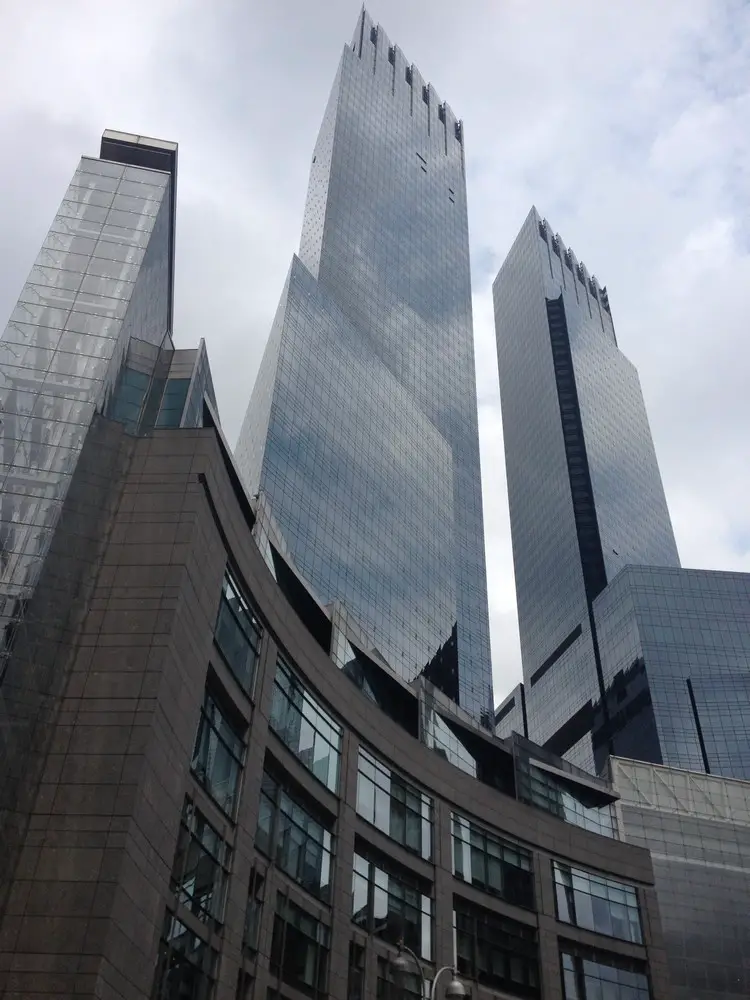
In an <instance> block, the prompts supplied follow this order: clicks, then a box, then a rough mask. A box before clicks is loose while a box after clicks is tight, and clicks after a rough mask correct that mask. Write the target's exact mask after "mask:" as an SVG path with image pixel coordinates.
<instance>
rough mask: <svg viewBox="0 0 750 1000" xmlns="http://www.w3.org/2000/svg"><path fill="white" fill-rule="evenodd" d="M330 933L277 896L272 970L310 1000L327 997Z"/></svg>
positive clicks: (283, 897) (307, 914)
mask: <svg viewBox="0 0 750 1000" xmlns="http://www.w3.org/2000/svg"><path fill="white" fill-rule="evenodd" d="M329 939H330V932H329V930H328V928H327V927H326V926H325V924H322V923H321V922H320V921H319V920H316V918H315V917H313V916H312V915H311V914H309V913H305V911H304V910H302V909H300V907H299V906H297V905H296V903H293V902H292V901H291V899H287V898H286V897H285V896H282V894H281V893H278V895H277V896H276V915H275V917H274V921H273V939H272V941H271V971H272V972H274V973H275V974H276V975H277V976H278V977H279V979H281V980H282V982H284V983H288V984H289V986H292V987H294V988H295V989H297V990H300V991H301V992H302V993H306V994H307V995H308V996H311V997H321V998H322V997H325V996H327V995H328V949H329Z"/></svg>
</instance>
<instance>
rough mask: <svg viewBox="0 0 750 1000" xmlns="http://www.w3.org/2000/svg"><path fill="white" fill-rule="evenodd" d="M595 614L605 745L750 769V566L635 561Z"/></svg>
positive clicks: (597, 723)
mask: <svg viewBox="0 0 750 1000" xmlns="http://www.w3.org/2000/svg"><path fill="white" fill-rule="evenodd" d="M594 618H595V621H596V624H597V635H598V637H599V648H600V651H601V662H602V670H603V679H604V684H605V700H604V703H603V707H602V705H601V704H600V705H598V706H597V707H596V711H595V714H594V750H595V752H596V753H597V754H598V755H599V756H600V757H601V756H602V753H603V751H605V750H606V748H607V747H609V748H610V749H611V752H613V753H615V754H616V755H618V756H622V757H635V758H638V759H641V760H648V761H651V762H652V763H655V764H661V763H663V764H666V765H668V766H670V767H680V768H685V769H687V770H690V771H704V772H708V773H711V774H720V775H723V776H725V777H730V778H742V779H750V675H749V674H748V663H750V574H747V573H722V572H718V571H709V570H693V569H689V570H688V569H684V570H675V569H662V568H657V567H653V566H630V567H628V568H627V569H626V570H623V572H622V573H620V574H619V575H618V577H617V579H616V580H615V581H614V582H613V583H612V584H610V586H609V587H608V588H607V590H606V591H605V592H604V593H603V594H601V596H600V597H598V598H597V600H596V601H595V602H594Z"/></svg>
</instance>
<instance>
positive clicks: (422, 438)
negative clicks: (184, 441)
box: [237, 12, 492, 715]
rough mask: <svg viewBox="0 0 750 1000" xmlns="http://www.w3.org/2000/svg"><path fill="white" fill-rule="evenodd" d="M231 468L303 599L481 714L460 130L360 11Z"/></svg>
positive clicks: (478, 550) (482, 660) (478, 530)
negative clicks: (260, 505) (267, 518)
mask: <svg viewBox="0 0 750 1000" xmlns="http://www.w3.org/2000/svg"><path fill="white" fill-rule="evenodd" d="M237 459H238V463H239V465H240V468H241V470H242V473H243V475H244V477H245V481H246V485H247V487H248V489H249V490H250V492H252V493H255V492H257V491H258V490H259V489H260V490H262V491H263V492H264V493H265V495H266V496H267V497H268V499H269V500H270V504H271V508H272V510H273V512H274V516H275V518H276V520H277V522H278V524H279V525H280V527H281V530H282V532H283V534H284V535H285V538H286V541H287V542H288V544H289V546H290V549H291V551H292V553H293V555H294V559H295V562H296V563H297V565H298V566H299V569H300V571H301V572H302V573H303V574H304V575H305V577H306V578H307V579H308V580H309V581H310V582H311V584H312V585H313V587H314V588H315V589H316V591H317V592H318V594H319V595H320V596H321V598H323V599H324V600H326V601H330V600H333V599H336V598H338V599H339V600H341V601H342V602H343V603H344V604H345V605H346V606H347V608H348V609H349V610H350V611H351V613H352V614H353V616H354V618H355V619H356V620H357V622H358V623H359V624H360V626H361V627H362V628H363V629H364V631H365V632H366V633H367V634H368V636H369V637H370V638H371V640H372V642H373V644H374V646H375V647H376V648H377V649H378V650H379V651H380V653H381V654H382V655H383V656H384V657H385V658H386V660H387V661H388V662H389V663H390V665H391V666H392V667H393V668H394V669H395V670H396V671H397V672H398V673H400V674H401V676H403V677H404V678H406V679H411V678H413V677H414V676H416V675H417V674H418V673H419V672H420V671H421V670H422V669H423V668H424V667H425V666H426V665H427V664H428V663H429V662H430V661H431V660H432V659H433V657H435V654H436V653H437V652H438V651H439V650H440V649H441V648H443V647H445V648H446V650H449V651H450V655H444V656H443V658H442V661H441V662H442V663H443V664H446V663H447V664H449V666H448V667H447V668H446V667H443V666H441V667H440V670H439V671H437V673H436V675H435V678H434V679H435V680H436V683H440V684H443V685H444V688H445V689H447V690H448V693H452V695H453V696H454V697H457V698H458V700H459V702H460V704H461V705H463V706H464V707H465V708H467V709H468V710H469V711H471V712H473V713H474V714H476V715H479V714H481V713H482V712H489V711H491V708H492V690H491V683H492V682H491V668H490V651H489V626H488V610H487V590H486V571H485V558H484V538H483V523H482V502H481V483H480V471H479V441H478V433H477V405H476V386H475V375H474V353H473V335H472V316H471V287H470V273H469V244H468V224H467V214H466V185H465V175H464V158H463V139H462V134H461V127H460V124H459V123H458V122H457V121H456V119H455V117H454V116H453V114H452V112H451V110H450V108H449V107H447V106H446V105H443V104H441V102H440V100H439V98H438V96H437V95H436V93H435V91H434V89H433V88H432V87H431V86H429V85H426V84H424V82H423V81H422V78H421V76H420V75H419V72H418V70H417V69H416V68H415V67H412V66H410V65H408V64H407V62H406V60H405V58H404V56H403V54H402V53H401V52H400V51H399V49H398V48H396V47H394V46H391V45H390V43H389V41H388V39H387V38H386V36H385V34H384V32H383V31H382V29H380V28H376V27H375V26H374V25H373V24H372V22H371V20H370V18H369V16H368V14H367V12H363V13H362V15H361V16H360V19H359V21H358V24H357V30H356V32H355V38H354V44H353V45H352V46H351V47H349V46H347V47H346V48H345V50H344V53H343V56H342V59H341V63H340V65H339V69H338V72H337V75H336V79H335V82H334V87H333V90H332V93H331V98H330V100H329V103H328V106H327V108H326V112H325V115H324V120H323V124H322V126H321V130H320V133H319V136H318V141H317V144H316V147H315V151H314V157H313V162H312V166H311V175H310V185H309V190H308V198H307V205H306V210H305V220H304V226H303V235H302V240H301V245H300V253H299V257H295V259H294V261H293V263H292V267H291V270H290V273H289V277H288V280H287V284H286V286H285V289H284V293H283V296H282V302H281V305H280V307H279V311H278V313H277V316H276V319H275V321H274V324H273V328H272V331H271V336H270V338H269V343H268V347H267V350H266V354H265V356H264V359H263V362H262V364H261V368H260V372H259V376H258V381H257V383H256V386H255V389H254V391H253V395H252V398H251V401H250V406H249V408H248V413H247V415H246V418H245V422H244V425H243V428H242V431H241V434H240V440H239V443H238V446H237ZM456 623H457V656H456V657H454V656H453V652H452V650H453V646H452V645H451V644H450V643H449V640H450V639H451V633H452V630H453V628H454V625H455V624H456ZM446 643H448V646H446ZM456 659H457V669H452V668H451V667H450V664H451V663H454V661H455V660H456ZM454 666H455V664H454Z"/></svg>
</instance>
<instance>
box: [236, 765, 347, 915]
mask: <svg viewBox="0 0 750 1000" xmlns="http://www.w3.org/2000/svg"><path fill="white" fill-rule="evenodd" d="M332 841H333V838H332V836H331V834H330V832H329V830H327V829H326V826H325V825H324V824H323V823H322V822H321V821H320V820H318V819H316V818H315V817H314V816H313V815H312V812H311V811H310V810H309V809H307V808H305V807H304V806H302V805H300V804H299V802H297V801H295V799H293V798H292V796H291V795H290V794H289V793H288V792H287V791H286V790H285V789H284V788H282V787H281V786H280V785H279V784H278V782H277V781H275V780H274V779H273V778H272V777H271V776H270V775H269V774H268V773H266V772H264V774H263V783H262V786H261V793H260V810H259V812H258V827H257V830H256V833H255V845H256V847H257V848H258V850H260V851H263V853H264V854H267V855H268V856H269V857H272V858H274V859H275V861H276V863H277V865H278V866H279V868H281V870H282V871H284V872H286V874H287V875H289V876H290V877H291V878H293V879H294V880H295V881H296V882H298V883H299V884H300V885H301V886H302V888H303V889H306V890H307V891H308V892H311V893H312V894H313V895H314V896H318V897H319V898H320V899H322V900H324V901H326V902H327V901H328V899H329V896H330V888H331V855H332Z"/></svg>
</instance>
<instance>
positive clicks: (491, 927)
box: [453, 899, 541, 997]
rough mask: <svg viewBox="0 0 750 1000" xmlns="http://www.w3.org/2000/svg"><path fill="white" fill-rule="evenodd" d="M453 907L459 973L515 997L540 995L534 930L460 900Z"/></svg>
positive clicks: (456, 900) (535, 933)
mask: <svg viewBox="0 0 750 1000" xmlns="http://www.w3.org/2000/svg"><path fill="white" fill-rule="evenodd" d="M454 906H455V909H454V911H453V920H454V927H455V932H456V967H457V969H458V972H459V974H460V975H462V976H466V977H467V978H468V979H474V980H476V982H478V983H481V984H482V985H484V986H489V987H492V988H495V989H501V990H505V991H506V992H508V993H513V994H515V995H516V996H520V997H538V996H540V995H541V990H540V986H539V955H538V948H537V932H536V929H535V928H534V927H528V926H527V925H526V924H522V923H519V922H518V921H517V920H511V919H510V918H509V917H501V916H500V914H499V913H492V912H491V911H490V910H484V909H482V908H481V907H478V906H474V905H473V904H470V903H466V902H464V901H463V900H461V899H455V902H454Z"/></svg>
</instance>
